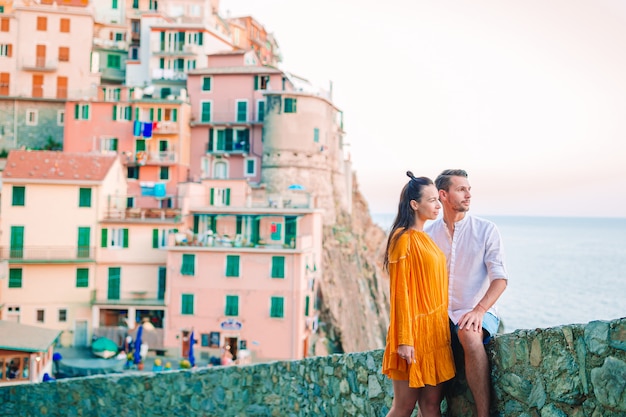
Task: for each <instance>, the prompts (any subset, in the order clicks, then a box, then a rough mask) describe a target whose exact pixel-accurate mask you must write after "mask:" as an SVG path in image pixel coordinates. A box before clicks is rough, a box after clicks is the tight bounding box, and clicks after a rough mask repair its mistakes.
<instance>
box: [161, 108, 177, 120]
mask: <svg viewBox="0 0 626 417" xmlns="http://www.w3.org/2000/svg"><path fill="white" fill-rule="evenodd" d="M163 120H165V121H169V122H175V121H176V120H178V109H163Z"/></svg>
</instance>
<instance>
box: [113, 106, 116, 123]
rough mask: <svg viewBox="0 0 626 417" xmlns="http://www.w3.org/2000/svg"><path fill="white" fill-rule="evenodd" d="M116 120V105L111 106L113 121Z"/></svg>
mask: <svg viewBox="0 0 626 417" xmlns="http://www.w3.org/2000/svg"><path fill="white" fill-rule="evenodd" d="M115 120H117V106H116V105H114V106H113V121H115Z"/></svg>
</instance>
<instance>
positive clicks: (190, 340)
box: [189, 330, 196, 367]
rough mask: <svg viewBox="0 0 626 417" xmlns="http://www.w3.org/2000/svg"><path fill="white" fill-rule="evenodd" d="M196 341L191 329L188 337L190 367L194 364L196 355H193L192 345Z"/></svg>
mask: <svg viewBox="0 0 626 417" xmlns="http://www.w3.org/2000/svg"><path fill="white" fill-rule="evenodd" d="M194 343H196V341H195V340H194V331H193V330H192V331H191V336H190V337H189V363H190V364H191V366H192V367H194V366H196V357H195V356H193V345H194Z"/></svg>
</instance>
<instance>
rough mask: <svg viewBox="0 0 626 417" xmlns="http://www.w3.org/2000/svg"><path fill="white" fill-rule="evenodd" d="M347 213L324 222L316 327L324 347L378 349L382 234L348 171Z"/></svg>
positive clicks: (383, 292) (385, 297) (383, 280)
mask: <svg viewBox="0 0 626 417" xmlns="http://www.w3.org/2000/svg"><path fill="white" fill-rule="evenodd" d="M352 193H353V194H352V214H349V213H346V212H345V211H341V210H337V216H336V221H335V223H334V224H326V225H324V243H323V246H324V248H323V274H322V281H321V283H320V293H321V306H320V310H321V311H320V322H321V325H320V329H321V330H322V331H323V332H325V336H326V337H327V339H328V349H329V351H330V352H360V351H366V350H371V349H378V348H382V347H384V345H385V338H386V335H387V326H388V325H389V282H388V278H387V275H386V273H385V272H384V271H383V270H382V261H383V255H384V250H385V245H386V240H387V236H386V233H385V231H383V230H382V228H381V227H379V226H378V225H376V224H375V223H374V222H373V221H372V218H371V216H370V212H369V207H368V204H367V202H366V201H365V198H364V197H363V195H362V194H361V192H360V191H359V187H358V183H357V179H356V176H355V175H353V187H352Z"/></svg>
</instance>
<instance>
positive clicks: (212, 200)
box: [209, 188, 215, 206]
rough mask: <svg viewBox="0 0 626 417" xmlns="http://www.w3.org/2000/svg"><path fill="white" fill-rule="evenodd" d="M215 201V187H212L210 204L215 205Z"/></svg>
mask: <svg viewBox="0 0 626 417" xmlns="http://www.w3.org/2000/svg"><path fill="white" fill-rule="evenodd" d="M214 202H215V188H211V198H210V199H209V205H211V206H212V205H213V204H214Z"/></svg>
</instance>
